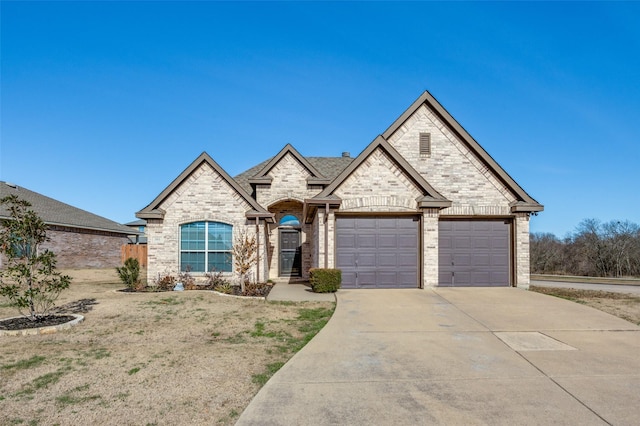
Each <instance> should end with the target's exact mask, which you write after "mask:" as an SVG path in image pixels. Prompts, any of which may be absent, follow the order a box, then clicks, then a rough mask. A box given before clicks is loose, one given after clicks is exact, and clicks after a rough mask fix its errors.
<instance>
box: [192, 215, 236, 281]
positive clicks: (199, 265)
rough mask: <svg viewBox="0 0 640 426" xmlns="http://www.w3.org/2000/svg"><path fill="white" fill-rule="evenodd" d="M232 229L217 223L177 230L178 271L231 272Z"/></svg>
mask: <svg viewBox="0 0 640 426" xmlns="http://www.w3.org/2000/svg"><path fill="white" fill-rule="evenodd" d="M232 239H233V227H232V226H231V225H227V224H226V223H220V222H193V223H187V224H184V225H182V226H180V270H181V271H186V270H187V267H189V268H190V269H191V271H192V272H213V271H219V272H231V245H232Z"/></svg>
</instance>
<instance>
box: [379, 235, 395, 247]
mask: <svg viewBox="0 0 640 426" xmlns="http://www.w3.org/2000/svg"><path fill="white" fill-rule="evenodd" d="M378 247H380V248H387V249H395V248H398V235H395V234H388V235H385V234H381V235H378Z"/></svg>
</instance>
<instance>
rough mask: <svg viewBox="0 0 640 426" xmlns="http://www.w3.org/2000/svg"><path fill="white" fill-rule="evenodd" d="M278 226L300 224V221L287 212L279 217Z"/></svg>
mask: <svg viewBox="0 0 640 426" xmlns="http://www.w3.org/2000/svg"><path fill="white" fill-rule="evenodd" d="M280 226H300V221H299V220H298V218H297V217H295V216H294V215H292V214H288V215H286V216H284V217H283V218H282V219H280Z"/></svg>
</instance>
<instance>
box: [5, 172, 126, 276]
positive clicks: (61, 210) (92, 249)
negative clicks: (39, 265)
mask: <svg viewBox="0 0 640 426" xmlns="http://www.w3.org/2000/svg"><path fill="white" fill-rule="evenodd" d="M8 195H16V196H18V197H19V198H21V199H23V200H26V201H28V202H29V203H31V207H30V208H31V209H32V210H33V211H34V212H36V213H37V214H38V216H40V218H41V219H42V220H43V221H44V222H45V223H46V224H47V225H48V227H47V237H48V238H49V241H47V242H46V243H44V244H43V245H42V248H43V249H49V250H51V251H53V252H54V253H55V254H56V259H57V261H58V263H57V267H58V268H62V269H66V268H81V269H84V268H112V267H116V266H120V265H121V264H122V261H121V259H120V247H121V246H122V245H123V244H127V243H129V236H131V235H133V234H137V231H134V230H132V229H130V228H128V227H126V226H124V225H120V224H119V223H116V222H114V221H112V220H109V219H107V218H104V217H102V216H98V215H95V214H93V213H89V212H88V211H85V210H81V209H79V208H76V207H73V206H70V205H69V204H65V203H62V202H60V201H57V200H54V199H53V198H49V197H47V196H45V195H42V194H39V193H37V192H34V191H30V190H28V189H26V188H23V187H20V186H18V185H14V184H12V183H8V182H0V198H4V197H6V196H8ZM8 218H9V213H8V211H7V210H6V208H4V206H0V219H8ZM1 262H2V260H0V264H1Z"/></svg>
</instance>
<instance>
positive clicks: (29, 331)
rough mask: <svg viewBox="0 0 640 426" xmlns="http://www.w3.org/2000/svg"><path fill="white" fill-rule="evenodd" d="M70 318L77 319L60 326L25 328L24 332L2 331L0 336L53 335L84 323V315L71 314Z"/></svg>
mask: <svg viewBox="0 0 640 426" xmlns="http://www.w3.org/2000/svg"><path fill="white" fill-rule="evenodd" d="M69 316H72V317H75V319H73V320H71V321H69V322H65V323H64V324H58V325H53V326H46V327H38V328H25V329H23V330H0V336H36V335H39V334H53V333H57V332H58V331H60V330H67V329H69V328H71V327H74V326H76V325H78V324H80V323H81V322H82V321H84V317H83V316H82V315H76V314H69ZM14 318H21V317H12V318H6V319H14Z"/></svg>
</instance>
